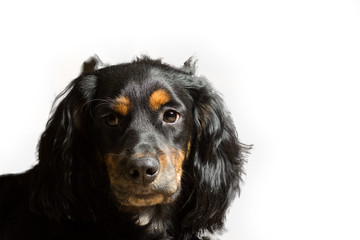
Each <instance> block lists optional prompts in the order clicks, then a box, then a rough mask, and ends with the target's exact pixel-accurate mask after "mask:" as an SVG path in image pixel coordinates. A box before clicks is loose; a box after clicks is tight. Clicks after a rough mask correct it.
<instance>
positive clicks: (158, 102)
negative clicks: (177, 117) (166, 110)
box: [149, 89, 171, 111]
mask: <svg viewBox="0 0 360 240" xmlns="http://www.w3.org/2000/svg"><path fill="white" fill-rule="evenodd" d="M170 100H171V97H170V94H169V93H168V92H167V91H165V90H164V89H158V90H155V91H154V92H153V93H152V94H151V96H150V98H149V106H150V108H151V109H152V110H154V111H156V110H158V109H159V108H160V107H161V106H162V105H164V104H166V103H168V102H169V101H170Z"/></svg>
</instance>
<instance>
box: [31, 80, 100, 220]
mask: <svg viewBox="0 0 360 240" xmlns="http://www.w3.org/2000/svg"><path fill="white" fill-rule="evenodd" d="M96 85H97V78H96V77H95V76H93V75H91V74H88V75H81V76H80V77H78V78H77V79H75V80H73V81H72V82H71V83H70V84H69V86H68V87H67V88H66V89H65V90H64V91H63V92H62V93H61V94H59V96H57V98H56V100H55V102H54V106H53V108H54V110H53V112H52V115H51V117H50V119H49V120H48V122H47V125H46V129H45V131H44V133H43V134H42V135H41V138H40V141H39V144H38V160H39V163H38V165H37V166H36V167H35V171H36V179H34V190H33V193H32V197H31V207H32V209H33V210H34V211H36V212H41V213H45V214H46V215H47V216H48V217H50V218H52V219H62V218H68V217H71V216H72V213H71V210H70V209H71V207H70V206H71V205H72V203H74V202H76V201H77V199H76V198H75V196H74V194H73V188H74V186H73V181H74V176H73V175H74V169H75V160H74V159H75V158H82V157H83V156H81V154H82V153H81V150H82V149H84V148H86V147H89V146H85V144H86V139H85V137H83V136H82V134H81V132H82V131H81V129H80V128H81V127H82V126H81V124H82V115H83V114H82V113H83V112H85V111H86V110H87V106H88V104H87V103H89V102H91V99H92V98H93V97H94V95H95V92H96ZM55 105H57V106H55Z"/></svg>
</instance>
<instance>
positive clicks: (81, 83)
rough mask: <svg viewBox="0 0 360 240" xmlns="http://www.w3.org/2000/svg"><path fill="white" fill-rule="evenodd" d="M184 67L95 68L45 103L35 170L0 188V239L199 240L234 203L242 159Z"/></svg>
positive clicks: (203, 84) (198, 81) (215, 108)
mask: <svg viewBox="0 0 360 240" xmlns="http://www.w3.org/2000/svg"><path fill="white" fill-rule="evenodd" d="M194 74H195V63H194V61H192V60H191V59H189V60H188V61H187V62H185V64H184V66H183V67H182V68H175V67H172V66H170V65H167V64H163V63H161V61H160V60H151V59H150V58H148V57H142V58H139V59H136V60H135V61H133V62H131V63H125V64H120V65H114V66H104V65H103V64H102V63H101V61H100V60H99V59H98V58H97V57H94V58H91V59H90V60H89V61H87V62H85V63H84V65H83V71H82V74H81V75H80V76H79V77H78V78H76V79H75V80H73V81H72V82H71V83H70V85H69V86H68V87H67V88H66V89H65V90H64V91H63V92H62V93H61V94H60V95H59V96H58V97H57V99H56V100H55V104H54V105H55V106H54V111H53V112H52V114H51V117H50V119H49V121H48V123H47V125H46V129H45V131H44V133H43V134H42V135H41V138H40V141H39V145H38V159H39V161H38V164H37V165H36V166H35V167H33V168H32V169H30V170H29V171H27V172H25V173H22V174H13V175H4V176H1V178H0V239H9V240H13V239H37V240H39V239H67V240H70V239H74V240H75V239H76V240H78V239H136V240H139V239H208V237H206V233H214V232H216V231H219V230H221V229H222V228H223V225H224V221H225V214H226V212H227V209H228V207H229V205H230V204H231V202H232V201H233V199H234V197H235V196H236V195H238V194H239V192H240V187H239V183H240V181H241V176H242V173H243V163H244V155H245V153H246V152H247V150H248V149H249V146H246V145H244V144H241V143H240V142H239V141H238V138H237V134H236V130H235V128H234V124H233V122H232V119H231V117H230V114H229V112H228V111H227V110H226V108H225V107H224V104H223V101H222V99H221V97H220V96H219V95H218V94H217V93H216V91H214V89H213V88H212V87H211V85H210V84H209V82H208V81H207V80H206V79H205V78H204V77H199V76H195V75H194Z"/></svg>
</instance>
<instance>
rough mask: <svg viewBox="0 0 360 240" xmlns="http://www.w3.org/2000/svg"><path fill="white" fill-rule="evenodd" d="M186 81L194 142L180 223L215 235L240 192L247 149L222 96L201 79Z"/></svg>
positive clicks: (193, 230)
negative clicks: (189, 98) (191, 112)
mask: <svg viewBox="0 0 360 240" xmlns="http://www.w3.org/2000/svg"><path fill="white" fill-rule="evenodd" d="M197 80H198V81H196V82H195V81H194V82H192V81H191V82H188V83H187V84H188V86H187V89H188V90H189V92H190V94H191V95H192V98H193V101H194V104H195V106H194V110H193V113H194V125H195V132H194V140H193V144H192V156H191V158H192V159H190V160H192V162H191V161H189V162H190V163H189V164H188V165H187V166H186V167H187V168H188V171H190V175H193V177H194V178H195V179H190V180H191V183H190V184H184V185H186V186H193V188H192V189H185V190H186V191H188V192H191V195H190V199H189V201H188V203H187V205H186V207H185V208H186V210H185V212H186V214H185V216H184V218H183V220H182V226H183V227H184V228H190V229H192V232H193V233H196V232H197V230H199V229H201V230H202V231H204V230H208V231H210V232H214V231H215V230H220V229H222V227H223V224H224V220H225V214H226V210H227V209H228V207H229V205H230V204H231V202H232V201H233V199H234V197H235V196H236V195H237V194H239V193H240V186H239V184H240V181H241V175H242V174H243V164H244V153H246V151H247V150H248V148H249V147H248V146H246V145H244V144H241V143H240V142H239V141H238V138H237V133H236V129H235V127H234V123H233V122H232V119H231V116H230V114H229V112H228V111H227V110H226V108H225V107H224V104H223V101H222V99H221V97H220V96H219V95H218V94H217V93H216V92H215V91H214V90H213V89H212V88H211V86H210V84H209V83H208V82H207V80H206V79H204V78H201V77H200V78H197Z"/></svg>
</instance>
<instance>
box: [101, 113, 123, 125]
mask: <svg viewBox="0 0 360 240" xmlns="http://www.w3.org/2000/svg"><path fill="white" fill-rule="evenodd" d="M104 122H105V124H106V125H107V126H109V127H116V126H118V125H119V118H118V117H117V116H116V115H115V114H109V115H107V116H105V117H104Z"/></svg>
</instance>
